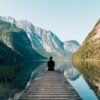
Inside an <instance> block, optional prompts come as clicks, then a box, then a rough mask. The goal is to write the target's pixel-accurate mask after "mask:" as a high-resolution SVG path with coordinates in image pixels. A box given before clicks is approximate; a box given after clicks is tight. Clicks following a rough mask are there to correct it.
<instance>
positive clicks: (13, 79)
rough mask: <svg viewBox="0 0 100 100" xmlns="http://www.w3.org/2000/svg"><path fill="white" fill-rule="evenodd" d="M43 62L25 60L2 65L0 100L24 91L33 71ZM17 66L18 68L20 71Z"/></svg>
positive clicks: (0, 72)
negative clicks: (14, 63) (15, 63)
mask: <svg viewBox="0 0 100 100" xmlns="http://www.w3.org/2000/svg"><path fill="white" fill-rule="evenodd" d="M41 63H43V62H41V61H39V62H34V61H24V62H19V63H17V65H10V66H9V65H2V66H0V100H7V98H10V97H13V96H14V95H15V93H18V92H20V91H22V90H23V89H24V88H25V86H26V84H27V82H28V81H29V79H30V76H31V73H32V71H33V70H35V69H36V68H37V67H38V66H39V65H40V64H41ZM15 68H18V73H16V69H15ZM1 79H3V80H4V81H2V80H1Z"/></svg>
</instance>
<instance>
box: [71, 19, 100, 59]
mask: <svg viewBox="0 0 100 100" xmlns="http://www.w3.org/2000/svg"><path fill="white" fill-rule="evenodd" d="M73 58H74V59H97V60H98V59H100V20H99V21H98V22H97V24H96V25H95V27H94V28H93V30H92V31H91V32H90V33H89V35H88V36H87V38H86V39H85V41H84V43H83V45H82V47H81V48H80V49H79V50H78V51H77V52H76V53H75V54H74V56H73Z"/></svg>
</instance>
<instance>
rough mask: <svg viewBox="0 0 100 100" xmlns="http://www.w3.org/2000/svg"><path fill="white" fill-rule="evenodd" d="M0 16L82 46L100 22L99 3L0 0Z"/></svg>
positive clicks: (84, 0) (92, 0)
mask: <svg viewBox="0 0 100 100" xmlns="http://www.w3.org/2000/svg"><path fill="white" fill-rule="evenodd" d="M0 16H11V17H14V18H15V19H17V20H20V19H27V20H28V21H30V22H32V23H33V24H34V25H35V26H39V27H41V28H44V29H46V30H51V31H52V32H53V33H55V34H56V35H57V36H58V37H59V38H60V39H61V40H62V41H68V40H77V41H78V42H79V43H80V44H81V43H82V42H83V41H84V39H85V38H86V37H87V35H88V34H89V32H91V30H92V29H93V27H94V25H95V24H96V22H97V21H98V20H99V19H100V0H0Z"/></svg>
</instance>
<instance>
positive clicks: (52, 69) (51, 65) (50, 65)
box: [48, 57, 55, 71]
mask: <svg viewBox="0 0 100 100" xmlns="http://www.w3.org/2000/svg"><path fill="white" fill-rule="evenodd" d="M54 66H55V62H54V61H53V60H52V57H50V60H49V61H48V71H54Z"/></svg>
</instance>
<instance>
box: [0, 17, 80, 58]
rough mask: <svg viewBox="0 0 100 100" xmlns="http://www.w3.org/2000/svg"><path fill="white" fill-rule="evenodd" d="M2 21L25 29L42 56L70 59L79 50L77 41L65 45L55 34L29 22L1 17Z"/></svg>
mask: <svg viewBox="0 0 100 100" xmlns="http://www.w3.org/2000/svg"><path fill="white" fill-rule="evenodd" d="M0 19H1V20H4V21H6V22H9V23H11V24H12V25H16V26H17V27H18V28H21V29H23V30H24V31H25V32H26V35H27V37H28V39H29V40H30V42H31V45H32V48H33V49H34V50H35V51H36V52H37V53H39V54H40V55H42V56H45V57H49V56H66V57H70V56H72V54H73V53H74V52H75V51H76V50H77V48H79V46H78V45H77V44H76V42H75V41H74V42H73V43H72V41H70V42H69V41H67V42H68V43H67V42H66V43H63V42H62V41H61V40H60V39H59V38H58V37H57V36H56V35H55V34H54V33H53V32H51V31H47V30H45V29H42V28H40V27H35V26H34V25H33V24H32V23H30V22H28V21H27V20H20V21H17V20H15V19H14V18H11V17H0ZM73 46H74V47H73Z"/></svg>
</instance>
